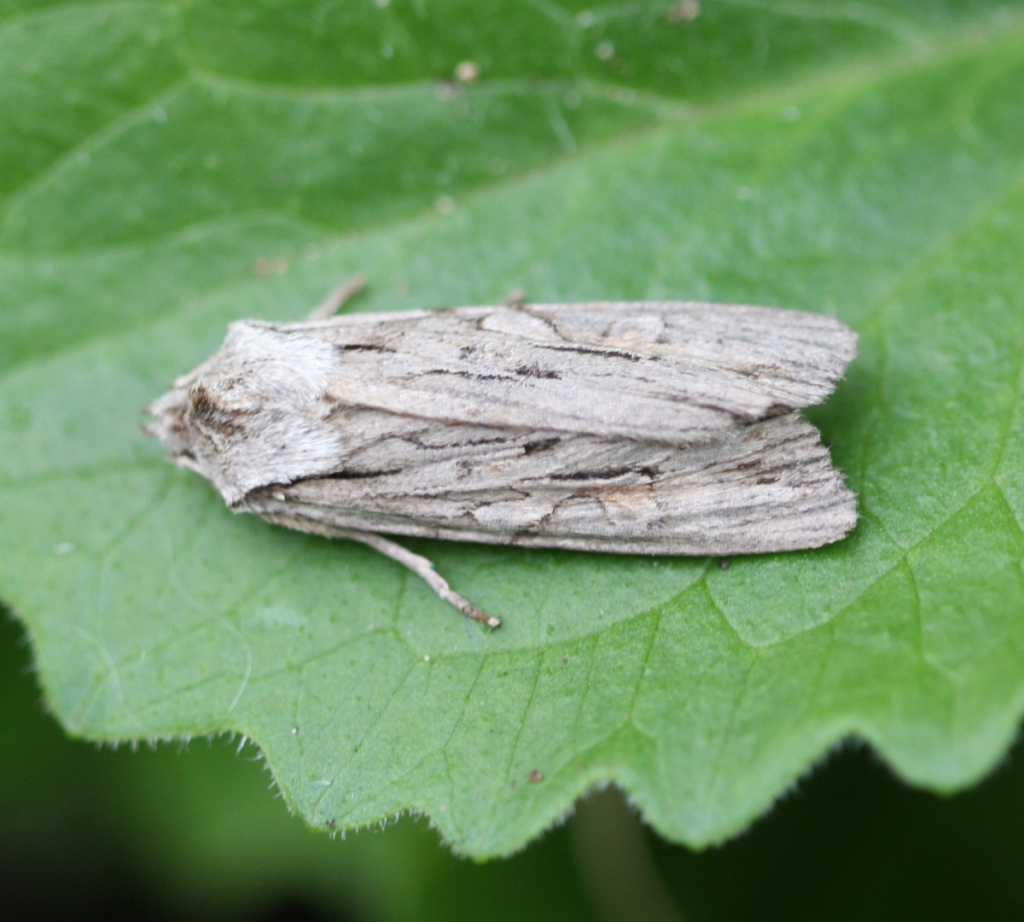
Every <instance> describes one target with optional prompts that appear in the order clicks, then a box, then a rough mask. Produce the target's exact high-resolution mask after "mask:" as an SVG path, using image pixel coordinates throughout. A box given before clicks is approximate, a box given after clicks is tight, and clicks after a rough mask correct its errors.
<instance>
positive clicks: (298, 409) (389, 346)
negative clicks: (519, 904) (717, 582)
mask: <svg viewBox="0 0 1024 922" xmlns="http://www.w3.org/2000/svg"><path fill="white" fill-rule="evenodd" d="M340 300H341V299H340V298H339V299H338V302H337V303H340ZM335 306H336V304H335ZM323 313H324V312H323V311H320V312H318V314H319V315H320V316H321V317H322V319H315V320H309V321H307V322H304V323H286V324H278V323H265V322H260V321H255V320H243V321H239V322H237V323H234V324H232V325H231V326H230V328H229V331H228V335H227V339H226V340H225V342H224V345H223V346H222V347H221V349H220V351H219V352H217V353H216V354H215V355H214V356H213V357H212V358H211V359H209V360H208V361H207V362H204V363H203V364H202V365H200V366H199V367H198V368H197V369H195V371H193V372H191V373H190V374H187V375H185V376H184V377H182V378H180V379H178V380H177V381H176V382H175V383H174V385H173V387H172V389H171V390H170V392H169V393H167V394H166V395H164V396H163V397H161V398H160V399H159V400H157V401H155V402H154V403H153V404H151V405H150V406H149V407H148V408H147V409H148V411H149V412H150V413H151V415H152V416H153V417H155V419H154V421H153V422H152V424H151V425H150V426H149V427H148V431H149V432H151V433H152V434H154V435H156V436H157V437H159V438H160V440H161V441H162V442H163V443H164V445H165V446H166V447H167V448H168V450H169V451H170V453H171V456H172V457H173V459H174V460H175V461H177V462H178V463H179V464H182V465H185V466H187V467H189V468H192V469H193V470H195V471H197V472H198V473H199V474H201V475H202V476H203V477H205V478H206V479H207V480H209V481H210V482H211V483H212V484H213V485H214V486H215V487H216V488H217V489H218V490H219V491H220V493H221V495H222V496H223V497H224V500H225V501H226V502H227V504H228V506H229V507H230V508H231V509H233V510H234V511H236V512H253V513H255V514H256V515H259V516H261V517H262V518H264V519H266V520H268V521H270V522H274V523H277V524H279V525H285V526H287V527H289V528H295V529H299V530H300V531H304V532H311V533H313V534H317V535H323V536H327V537H339V538H349V539H354V540H357V541H362V542H363V543H365V544H369V545H370V546H371V547H374V548H376V549H377V550H378V551H381V552H382V553H384V554H387V555H388V556H390V557H392V558H394V559H396V560H398V561H399V562H401V563H403V564H404V565H406V566H408V567H409V568H411V569H412V570H413V571H415V572H416V573H417V574H418V575H420V576H421V577H423V578H424V579H425V580H427V582H428V583H429V584H430V585H431V586H432V587H433V589H434V590H435V591H436V592H437V593H438V594H439V595H440V596H441V597H442V598H444V599H445V600H447V601H448V602H451V603H452V604H453V605H455V606H456V607H457V608H459V609H460V610H461V611H463V612H464V613H465V614H467V615H469V616H470V617H472V618H474V619H476V620H479V621H483V622H484V623H486V624H489V625H490V626H492V627H496V626H497V625H498V623H499V622H498V619H497V618H494V617H493V616H490V615H487V614H485V613H484V612H482V611H480V610H479V609H478V608H476V607H475V606H474V605H472V604H471V603H470V602H469V601H468V600H466V599H465V598H463V597H462V596H460V595H458V594H457V593H456V592H454V591H453V590H452V589H451V587H450V586H449V585H448V583H447V582H446V581H445V580H444V579H443V578H442V577H441V576H440V575H439V574H438V573H437V572H436V571H435V570H434V567H433V565H432V563H431V562H430V561H429V560H427V559H426V558H424V557H421V556H419V555H417V554H414V553H412V552H411V551H409V550H407V549H406V548H404V547H402V546H401V545H400V544H398V543H396V542H394V541H391V540H389V539H387V538H385V537H383V535H382V533H387V534H395V535H411V536H417V537H427V538H443V539H450V540H457V541H477V542H484V543H489V544H505V545H515V546H518V547H554V548H568V549H572V550H581V551H602V552H610V553H619V554H673V555H675V554H678V555H708V556H711V555H714V556H733V555H736V554H760V553H767V552H772V551H790V550H797V549H801V548H814V547H819V546H821V545H824V544H827V543H829V542H832V541H837V540H839V539H840V538H842V537H843V536H844V535H846V534H847V532H849V531H850V529H852V528H853V527H854V525H855V524H856V520H857V510H856V501H855V498H854V495H853V493H851V492H850V490H849V489H848V488H847V487H846V485H845V484H844V482H843V478H842V476H841V474H840V473H839V471H838V470H836V468H835V467H833V465H832V462H831V458H830V456H829V453H828V450H827V449H826V448H825V446H823V445H822V443H821V440H820V437H819V433H818V431H817V430H816V429H815V428H814V426H812V425H811V424H810V423H809V422H807V420H805V419H804V418H803V417H802V416H801V415H800V413H799V409H800V408H801V407H806V406H810V405H813V404H817V403H819V402H821V401H822V400H824V399H825V398H826V397H827V396H828V395H829V394H830V393H831V392H832V390H833V388H834V387H835V385H836V382H837V381H838V380H839V379H840V378H841V377H842V375H843V372H844V370H845V368H846V366H847V364H848V363H849V362H850V360H851V359H852V358H853V357H854V355H855V353H856V342H857V337H856V334H855V333H853V332H852V331H851V330H850V329H849V328H848V327H846V326H845V325H844V324H842V323H841V322H840V321H838V320H836V319H834V318H832V317H827V316H822V315H817V314H810V313H804V312H800V311H791V310H781V309H776V308H764V307H748V306H743V305H733V304H707V303H697V302H685V301H667V302H650V301H637V302H597V303H583V304H517V305H499V306H494V307H462V308H454V309H449V310H436V311H412V312H402V313H384V314H350V315H345V316H334V317H323ZM314 316H316V315H314Z"/></svg>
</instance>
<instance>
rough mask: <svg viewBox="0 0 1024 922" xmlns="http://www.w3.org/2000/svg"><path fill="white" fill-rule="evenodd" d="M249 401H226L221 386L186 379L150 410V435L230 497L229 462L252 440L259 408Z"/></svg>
mask: <svg viewBox="0 0 1024 922" xmlns="http://www.w3.org/2000/svg"><path fill="white" fill-rule="evenodd" d="M247 404H249V401H246V400H245V399H244V398H243V399H242V400H238V399H235V400H232V399H230V398H227V399H226V395H225V394H224V393H222V392H221V389H220V388H215V387H212V386H211V385H210V384H209V383H207V382H205V381H203V380H202V379H201V378H200V379H199V380H188V379H184V380H182V381H179V382H177V383H176V384H175V386H174V387H173V388H172V389H171V390H170V391H169V392H168V393H167V394H165V395H164V396H163V397H161V398H160V399H159V400H156V401H154V402H153V403H152V404H150V405H149V406H148V407H147V408H146V411H147V412H148V413H149V414H150V415H152V416H153V417H154V421H153V422H152V423H151V424H150V425H148V426H147V427H146V431H147V432H148V433H149V434H151V435H155V436H156V437H157V438H158V439H160V441H161V442H163V444H164V446H165V447H166V448H167V450H168V451H169V452H170V454H171V457H172V458H173V460H174V461H175V462H176V463H178V464H180V465H182V466H184V467H188V468H191V469H192V470H194V471H196V472H197V473H199V474H201V475H202V476H203V477H205V478H206V479H207V480H210V481H212V482H213V483H214V485H215V486H217V488H218V489H220V491H221V492H222V493H224V494H225V496H227V492H228V491H229V490H230V480H231V478H230V476H229V473H228V471H227V470H226V465H227V461H228V459H229V458H230V456H231V455H232V454H233V453H234V452H235V451H236V450H237V446H238V444H239V443H240V442H243V441H244V440H245V439H246V438H247V436H248V430H249V428H250V425H251V418H252V416H253V415H254V412H255V407H254V406H252V405H247Z"/></svg>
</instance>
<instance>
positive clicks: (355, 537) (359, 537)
mask: <svg viewBox="0 0 1024 922" xmlns="http://www.w3.org/2000/svg"><path fill="white" fill-rule="evenodd" d="M331 534H332V535H335V536H337V537H339V538H350V539H351V540H352V541H359V542H361V543H363V544H366V545H369V546H370V547H372V548H373V549H374V550H375V551H380V553H382V554H384V555H385V556H387V557H390V558H391V559H392V560H397V561H398V562H399V563H400V564H402V566H405V567H408V568H409V569H410V570H412V572H413V573H415V574H416V575H417V576H418V577H420V578H421V579H423V580H424V581H425V582H426V583H427V585H428V586H430V588H431V589H433V590H434V592H436V593H437V594H438V595H439V596H440V597H441V598H442V599H444V600H445V601H446V602H448V604H450V605H454V606H455V607H456V608H457V609H458V610H459V611H461V612H462V613H463V614H464V615H465V616H466V617H467V618H472V619H473V620H474V621H479V622H480V623H481V624H486V625H487V626H488V627H490V628H496V627H500V626H501V621H500V619H498V618H495V617H494V615H489V614H487V613H486V612H483V611H481V610H480V609H479V608H477V607H476V606H475V605H474V604H473V603H472V602H470V601H469V600H468V599H465V598H463V597H462V596H461V595H459V594H458V593H457V592H455V590H453V589H452V587H451V586H449V585H448V583H447V581H446V580H445V579H444V577H443V576H441V574H440V573H438V572H437V570H435V569H434V564H433V563H432V562H431V561H429V560H427V558H426V557H421V556H420V555H419V554H414V553H413V552H412V551H410V550H407V549H406V548H404V547H402V546H401V545H400V544H395V542H394V541H389V540H388V539H387V538H383V537H381V536H380V535H377V534H374V533H373V532H370V531H349V530H348V529H347V528H338V529H331Z"/></svg>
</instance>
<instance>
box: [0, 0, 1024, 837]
mask: <svg viewBox="0 0 1024 922" xmlns="http://www.w3.org/2000/svg"><path fill="white" fill-rule="evenodd" d="M1022 51H1024V17H1022V16H1020V15H1019V14H1018V12H1017V11H1016V10H1015V9H1013V8H1011V7H1005V8H1004V7H1003V6H1002V5H1001V4H999V3H995V2H992V3H987V2H978V3H974V4H969V5H968V4H962V5H961V4H953V3H944V2H940V0H932V2H927V0H917V2H912V0H906V2H903V3H895V2H893V3H888V4H883V3H870V2H866V3H860V4H855V5H849V4H847V5H839V6H833V5H828V6H815V5H810V4H802V3H800V4H798V3H784V4H774V5H772V7H770V8H765V7H763V6H756V7H755V6H753V5H748V4H745V3H724V2H713V0H704V2H703V3H702V4H685V3H675V4H673V3H670V2H661V3H657V2H648V3H640V4H633V5H627V6H621V5H612V4H600V3H595V4H590V5H582V4H573V3H570V2H564V3H562V4H560V5H555V4H547V5H527V4H518V3H511V2H503V3H500V4H489V5H487V8H486V9H484V5H482V4H478V3H470V2H468V0H444V2H443V0H431V2H429V3H427V2H425V0H418V2H417V0H409V2H400V0H392V2H390V3H387V2H384V0H378V2H376V3H371V2H366V3H360V4H352V3H341V2H338V3H323V2H313V0H303V2H300V0H288V2H281V0H274V2H270V0H260V2H253V0H193V2H190V3H171V2H165V3H161V2H144V0H139V2H126V3H125V2H121V3H100V2H97V3H78V4H72V3H61V4H40V3H38V2H37V0H33V2H31V3H29V2H28V0H3V2H0V113H2V115H0V121H2V123H3V124H4V125H5V126H6V131H5V141H6V140H7V139H9V140H10V143H5V145H4V149H3V152H2V153H0V194H2V196H3V198H2V205H0V290H2V291H3V292H4V299H5V306H4V310H3V311H2V313H0V368H2V373H0V594H2V596H3V598H4V599H5V600H6V601H7V602H8V603H9V604H10V605H11V606H12V608H13V609H14V610H15V611H16V612H17V614H18V615H19V616H20V618H21V620H22V621H23V623H24V625H25V626H26V628H27V630H28V632H29V634H30V636H31V639H32V643H33V647H34V651H35V655H36V660H37V663H38V667H39V673H40V678H41V681H42V683H43V686H44V688H45V691H46V694H47V698H48V700H49V703H50V705H51V707H52V709H53V711H54V713H55V714H56V715H57V717H58V719H59V720H60V721H61V722H62V724H63V725H64V726H65V727H66V728H67V729H68V731H69V732H70V733H72V734H75V735H79V736H83V737H87V738H90V739H95V740H126V739H162V738H170V737H189V736H194V735H196V734H207V733H217V732H224V731H234V732H238V733H241V734H245V735H247V736H249V737H251V738H252V739H253V740H255V741H256V742H257V743H258V745H259V746H260V747H261V749H262V752H263V753H264V755H265V757H266V759H267V761H268V763H269V765H270V767H271V769H272V770H273V773H274V776H275V779H276V781H277V784H278V785H279V787H280V789H281V791H282V792H283V793H284V795H285V797H286V799H287V801H288V803H289V804H290V805H291V806H292V807H293V808H294V809H295V810H296V811H297V812H299V813H300V814H301V815H302V816H303V817H304V818H305V819H306V820H307V821H308V822H309V823H311V824H313V825H315V826H320V827H324V826H329V827H330V828H337V829H345V828H351V827H356V826H361V825H366V824H369V823H374V822H377V821H380V820H382V819H385V818H387V817H389V816H392V815H394V814H396V813H400V812H405V811H412V812H418V813H423V814H426V815H428V816H429V817H430V819H431V821H432V822H433V823H434V824H435V825H436V826H437V828H438V829H439V830H440V832H441V834H442V835H443V836H444V837H445V838H446V839H447V840H448V841H449V842H450V843H451V844H452V847H453V848H455V849H456V850H457V851H459V852H462V853H465V854H468V855H472V856H475V857H488V856H493V855H500V854H507V853H508V852H510V851H513V850H515V849H517V848H520V847H522V846H523V845H524V843H526V842H527V841H528V840H529V839H530V838H531V837H533V836H535V835H537V834H538V833H539V832H540V831H541V830H543V829H544V828H545V827H546V826H548V825H550V824H551V823H552V822H554V821H556V820H557V819H558V818H559V817H561V816H562V815H564V814H565V812H566V811H567V810H568V809H570V807H571V805H572V803H573V801H574V799H575V798H576V797H578V796H579V795H580V794H581V793H582V792H584V791H586V790H587V789H589V788H591V787H593V786H595V785H600V784H604V783H608V782H614V783H617V784H619V785H621V786H622V787H623V788H624V789H626V790H627V791H628V793H629V795H630V797H631V798H632V799H633V801H634V802H635V803H636V804H637V805H639V807H640V809H641V810H642V811H643V814H644V816H645V818H646V819H647V821H648V822H649V823H651V824H652V825H653V826H654V827H655V828H657V829H658V830H659V831H660V832H661V833H662V834H664V835H665V836H667V837H669V838H671V839H673V840H676V841H680V842H686V843H690V844H694V845H701V844H705V843H708V842H713V841H718V840H721V839H722V838H724V837H727V836H729V835H731V834H733V833H735V832H737V831H738V830H741V829H742V828H744V827H745V826H746V825H747V824H748V823H749V822H751V820H752V819H754V818H755V817H756V816H758V815H759V814H760V813H762V812H763V811H764V810H765V809H767V808H768V806H769V805H770V804H771V803H772V801H773V800H774V798H776V797H777V796H778V795H779V793H780V791H782V790H783V789H784V788H785V787H786V786H787V785H789V784H790V783H791V782H792V781H793V779H794V778H795V777H796V776H798V775H799V774H800V773H802V772H803V771H804V770H805V769H806V768H807V766H808V765H810V764H811V763H812V762H813V761H814V760H816V759H818V758H819V757H820V756H821V754H822V753H823V752H825V751H826V750H828V749H829V748H830V747H832V746H834V745H835V744H836V743H837V742H838V741H840V740H843V739H844V738H846V737H849V736H851V735H852V736H858V737H861V738H864V739H866V740H868V741H869V742H870V743H871V744H872V745H873V746H874V747H875V748H876V750H877V751H878V752H879V754H880V755H881V756H882V758H884V759H885V760H886V761H887V762H888V763H889V764H890V765H891V766H892V767H893V769H894V770H895V771H896V772H897V773H898V774H899V775H900V776H901V777H903V778H905V779H907V780H908V781H910V782H912V783H914V784H918V785H922V786H926V787H929V788H933V789H937V790H952V789H956V788H958V787H962V786H965V785H967V784H970V783H972V782H974V781H976V780H977V779H978V778H979V777H981V776H982V775H983V774H984V773H985V772H986V771H988V770H989V769H990V768H991V767H992V766H993V765H994V764H995V763H996V762H997V761H998V760H999V759H1000V757H1001V756H1002V754H1003V753H1004V751H1005V749H1006V746H1007V745H1008V742H1009V741H1010V740H1011V739H1012V737H1013V736H1014V733H1015V729H1016V726H1017V722H1018V719H1019V717H1020V714H1021V711H1022V708H1024V620H1022V619H1021V617H1020V612H1021V611H1022V610H1024V573H1022V564H1024V533H1022V523H1024V414H1022V408H1024V396H1022V394H1024V348H1022V344H1024V303H1022V300H1021V294H1020V293H1021V291H1024V263H1022V261H1021V259H1020V253H1021V252H1022V251H1024V231H1022V228H1024V182H1022V178H1021V177H1022V175H1024V172H1022V156H1021V151H1022V150H1024V121H1022V120H1021V118H1020V105H1019V100H1020V99H1022V98H1024V55H1022ZM463 61H472V62H474V63H475V64H476V65H477V66H478V67H479V71H480V78H479V80H478V81H477V82H476V83H473V84H469V85H462V84H459V83H457V82H453V81H452V74H453V73H454V72H455V68H456V66H457V65H458V64H459V63H460V62H463ZM356 271H360V272H363V273H365V274H367V275H368V276H369V278H370V279H371V282H372V286H373V287H372V290H371V293H370V295H369V297H367V298H366V299H365V300H364V301H362V302H361V303H360V304H359V308H360V309H374V310H390V309H396V310H397V309H402V308H413V307H423V306H432V305H456V304H472V303H488V302H494V301H496V300H498V299H500V298H501V297H502V296H504V295H505V294H507V293H508V292H509V291H511V290H512V289H515V288H521V289H524V290H525V291H526V292H527V294H528V296H529V297H530V298H531V299H533V300H538V301H543V300H593V299H618V298H622V299H625V298H696V299H711V300H721V301H735V302H748V303H761V304H775V305H782V306H788V307H795V308H803V309H808V310H818V311H823V312H828V313H834V314H836V315H838V316H840V317H842V318H843V319H844V320H846V321H847V322H848V323H849V324H850V325H851V326H853V327H854V328H856V329H857V330H858V331H859V333H860V334H861V354H860V356H859V358H858V359H857V360H856V362H855V363H854V365H853V366H852V368H851V371H850V373H849V375H848V378H847V380H846V381H845V382H843V383H842V385H841V386H840V389H839V391H838V393H837V394H836V396H835V397H834V398H833V399H832V400H831V401H830V402H829V403H828V404H827V405H826V406H824V407H822V408H819V409H817V410H816V412H815V413H814V414H813V417H814V420H815V422H816V423H818V424H819V425H820V426H821V427H822V429H823V431H824V433H825V435H826V437H827V438H828V439H829V440H831V441H832V442H833V443H834V447H833V455H834V457H835V460H836V462H837V463H838V464H839V466H840V467H842V468H843V469H844V470H845V471H846V472H847V475H848V479H849V482H850V484H851V486H852V487H853V488H854V489H855V491H856V492H857V494H858V496H859V503H860V510H861V516H862V518H861V522H860V525H859V526H858V528H857V530H856V532H855V533H854V534H853V535H852V537H850V538H849V539H848V540H846V541H844V542H842V543H841V544H839V545H834V546H831V547H829V548H826V549H823V550H820V551H815V552H807V553H799V554H786V555H778V556H773V557H762V558H743V559H736V560H734V561H732V564H731V566H730V567H729V568H728V569H720V568H718V567H717V566H716V565H715V562H714V561H707V560H692V559H673V558H666V559H660V560H659V559H653V558H643V557H613V556H608V555H596V554H573V553H568V552H561V553H559V552H546V551H517V550H509V549H502V548H485V547H474V546H469V545H459V544H451V543H441V542H426V541H419V542H412V541H410V542H408V543H409V545H410V546H411V547H414V548H415V549H416V550H417V551H421V552H424V553H426V554H428V555H429V556H430V557H432V558H433V559H434V560H436V562H437V564H438V567H439V569H440V571H441V572H442V573H444V574H445V575H446V576H447V577H448V578H449V579H450V581H451V582H452V583H453V585H454V586H455V588H456V589H457V590H458V591H460V592H462V593H463V594H465V595H467V596H468V597H469V598H471V599H472V600H473V601H475V602H477V603H478V604H480V605H482V606H484V607H485V608H486V609H488V610H489V611H493V612H494V613H495V614H497V615H500V616H502V617H503V619H504V621H505V625H504V627H503V628H502V629H501V630H500V631H499V632H497V633H495V634H488V633H486V632H483V631H481V630H480V629H479V628H478V627H476V626H475V625H472V624H469V623H467V622H465V621H464V619H462V618H460V617H458V616H457V615H455V614H454V613H453V612H452V611H451V610H450V609H449V608H448V607H447V606H445V604H444V603H442V602H440V601H439V600H437V599H436V598H434V597H433V596H432V595H431V593H430V591H429V590H428V589H427V588H426V587H425V586H423V585H421V584H420V582H419V581H417V580H416V579H415V578H413V577H410V576H408V575H407V574H406V573H405V572H404V571H402V570H401V568H399V567H398V566H397V565H396V564H393V563H392V562H391V561H389V560H386V559H383V558H381V557H378V556H375V555H374V554H373V553H372V552H371V551H369V550H367V549H365V548H362V547H358V546H355V545H351V544H348V543H344V542H329V541H324V540H319V539H314V538H311V537H307V536H303V535H300V534H296V533H291V532H287V531H284V530H282V529H276V528H273V527H271V526H269V525H266V524H265V523H262V522H260V521H259V520H256V519H253V518H235V517H233V516H232V515H231V513H230V512H229V511H228V510H227V509H225V508H224V506H223V504H222V503H221V501H220V499H219V498H218V497H217V496H216V495H215V493H214V492H213V491H212V490H211V489H210V487H209V486H208V485H207V484H206V483H204V482H202V481H200V480H199V478H197V477H195V476H194V475H192V474H190V473H189V472H187V471H181V470H177V469H174V468H172V467H171V466H169V465H168V464H167V463H166V462H165V460H164V458H163V457H162V453H161V449H160V447H159V445H157V444H156V443H155V442H154V441H153V440H151V439H146V438H144V437H143V436H142V435H140V433H139V431H138V426H137V424H138V422H139V421H140V419H141V416H140V412H139V408H140V407H141V406H142V405H143V404H144V403H145V402H146V401H147V400H149V399H152V398H153V397H155V396H158V395H159V394H160V393H161V392H162V391H163V390H164V389H165V387H166V385H167V382H168V381H169V380H170V379H171V378H173V377H174V376H175V375H176V374H179V373H182V372H184V371H186V370H188V369H190V368H191V367H193V366H194V365H195V364H197V363H198V362H199V361H201V360H202V359H204V358H206V357H207V356H208V355H209V354H210V353H211V352H212V351H213V350H214V349H215V348H216V346H217V344H218V343H219V341H220V340H221V338H222V336H223V334H224V328H225V324H226V323H227V322H228V321H230V320H232V319H235V318H237V317H240V316H257V317H263V318H266V319H276V320H287V319H293V318H299V317H301V316H303V315H304V314H305V313H306V312H307V311H308V310H309V308H310V307H312V306H313V305H314V304H315V303H316V302H317V300H319V299H320V298H321V297H322V296H323V295H324V294H325V293H326V292H327V291H328V290H330V289H331V288H332V287H333V286H334V285H336V284H337V283H339V282H340V281H343V280H344V279H345V278H346V277H347V276H349V275H351V274H352V273H354V272H356Z"/></svg>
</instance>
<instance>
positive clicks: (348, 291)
mask: <svg viewBox="0 0 1024 922" xmlns="http://www.w3.org/2000/svg"><path fill="white" fill-rule="evenodd" d="M364 288H366V278H365V277H364V276H362V275H354V276H352V278H350V279H349V280H348V281H347V282H345V284H344V285H339V286H338V287H337V288H335V289H334V291H332V292H331V293H330V294H329V295H328V296H327V297H326V298H324V301H323V303H322V304H320V305H319V306H318V307H316V308H315V309H314V310H313V311H312V312H311V313H310V315H309V317H308V318H307V319H308V320H328V319H329V318H331V317H333V316H334V315H335V314H336V313H338V311H339V310H341V308H342V307H343V306H344V305H345V304H347V303H348V302H349V301H351V300H352V299H353V298H354V297H355V296H356V295H357V294H359V292H361V291H362V290H363V289H364Z"/></svg>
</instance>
